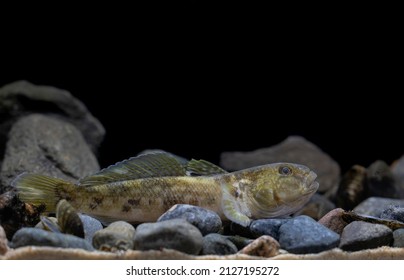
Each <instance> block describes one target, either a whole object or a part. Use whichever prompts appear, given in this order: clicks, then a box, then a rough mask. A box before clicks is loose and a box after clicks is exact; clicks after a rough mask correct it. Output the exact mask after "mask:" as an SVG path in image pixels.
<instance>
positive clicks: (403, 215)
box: [380, 205, 404, 223]
mask: <svg viewBox="0 0 404 280" xmlns="http://www.w3.org/2000/svg"><path fill="white" fill-rule="evenodd" d="M380 218H382V219H388V220H396V221H399V222H402V223H404V207H400V206H396V205H390V206H389V207H387V208H386V209H384V210H383V212H382V213H381V214H380Z"/></svg>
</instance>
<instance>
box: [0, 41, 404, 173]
mask: <svg viewBox="0 0 404 280" xmlns="http://www.w3.org/2000/svg"><path fill="white" fill-rule="evenodd" d="M150 47H151V46H150ZM284 47H287V46H278V50H280V49H282V52H277V50H274V49H271V51H269V50H268V51H266V50H265V49H261V50H259V51H257V52H254V48H249V49H248V50H246V51H245V52H244V53H243V52H241V51H242V49H241V48H238V49H236V50H234V49H231V48H229V49H226V48H224V49H220V48H215V46H205V47H202V48H201V47H198V48H193V47H190V46H186V45H184V46H181V47H180V48H161V47H159V46H154V47H151V48H150V49H149V46H143V47H142V48H141V49H128V48H125V49H122V50H121V49H120V48H119V47H118V48H114V49H112V50H108V49H106V48H104V49H102V51H99V50H98V49H96V48H95V47H91V48H88V49H84V50H82V52H81V55H80V56H77V57H76V56H75V55H73V54H71V53H69V52H68V51H64V52H60V53H56V54H54V52H53V53H52V55H47V56H46V57H45V56H42V53H41V55H36V54H35V53H28V54H25V55H24V56H22V57H20V56H19V57H18V58H19V59H18V60H14V58H15V57H11V59H10V61H9V62H10V63H7V64H5V63H3V64H2V67H1V71H2V72H1V77H0V84H1V85H4V84H6V83H9V82H12V81H15V80H20V79H25V80H28V81H30V82H32V83H35V84H44V85H52V86H55V87H59V88H63V89H66V90H68V91H70V92H71V93H72V94H73V95H74V96H75V97H77V98H79V99H80V100H82V101H83V102H84V103H85V104H86V106H87V107H88V108H89V110H90V111H91V112H92V113H93V115H94V116H95V117H97V118H98V119H99V120H100V121H101V122H102V124H103V125H104V126H105V128H106V131H107V135H106V138H105V140H104V143H103V144H102V146H101V148H100V153H99V158H100V163H101V166H103V167H105V166H107V165H109V164H113V163H114V162H117V161H120V160H123V159H125V158H128V157H131V156H134V155H136V154H137V153H138V152H140V151H142V150H144V149H148V148H160V149H164V150H167V151H170V152H173V153H175V154H179V155H182V156H185V157H188V158H192V157H193V158H204V159H207V160H210V161H213V162H215V163H218V161H219V155H220V153H221V152H222V151H232V150H241V151H243V150H244V151H248V150H253V149H257V148H261V147H268V146H271V145H274V144H276V143H279V142H280V141H282V140H284V139H285V138H286V137H287V136H288V135H302V136H304V137H306V138H307V139H308V140H310V141H312V142H314V143H315V144H316V145H318V146H319V147H320V148H321V149H323V150H324V151H325V152H327V153H328V154H330V155H331V156H332V157H333V158H334V159H336V160H337V161H338V162H339V163H340V164H341V166H342V168H343V170H346V169H347V168H349V167H350V166H351V165H353V164H362V165H365V166H367V165H369V164H370V163H371V162H373V161H374V160H377V159H383V160H385V161H387V162H388V163H391V162H392V161H393V160H395V159H397V158H399V157H400V156H401V155H402V154H403V143H404V142H403V140H404V137H403V136H402V135H403V121H402V120H403V118H402V115H403V112H402V108H403V105H402V104H403V102H402V101H400V97H401V95H402V85H401V82H400V81H401V80H402V78H400V77H399V74H398V73H397V72H396V71H395V70H394V69H395V68H393V67H391V66H392V64H391V63H392V60H393V57H388V54H383V56H371V55H372V53H373V50H367V49H362V48H347V49H345V50H343V48H342V47H341V49H338V48H332V49H328V48H327V47H324V46H322V48H323V49H320V48H318V49H314V50H313V49H311V51H306V50H308V49H303V48H300V49H299V48H297V49H296V48H293V47H288V48H286V49H284ZM309 49H310V48H309ZM3 62H4V60H3ZM393 64H394V63H393Z"/></svg>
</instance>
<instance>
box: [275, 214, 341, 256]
mask: <svg viewBox="0 0 404 280" xmlns="http://www.w3.org/2000/svg"><path fill="white" fill-rule="evenodd" d="M339 240H340V236H339V234H337V233H335V232H334V231H332V230H330V229H328V228H327V227H325V226H323V225H321V224H319V223H317V222H316V221H315V220H313V219H312V218H310V217H307V216H299V217H296V218H293V219H291V220H289V221H287V222H286V223H284V224H283V225H282V226H281V227H280V228H279V243H280V245H281V248H282V249H285V250H287V251H289V252H290V253H295V254H309V253H318V252H322V251H325V250H328V249H332V248H335V247H337V246H338V244H339Z"/></svg>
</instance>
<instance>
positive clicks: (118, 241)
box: [93, 221, 135, 252]
mask: <svg viewBox="0 0 404 280" xmlns="http://www.w3.org/2000/svg"><path fill="white" fill-rule="evenodd" d="M134 236H135V228H134V227H133V226H132V225H131V224H129V223H127V222H124V221H117V222H113V223H112V224H110V225H109V226H107V227H106V228H104V229H102V230H99V231H97V232H96V233H95V234H94V236H93V246H94V248H96V249H98V250H101V251H112V252H113V251H120V250H122V251H126V250H129V249H133V238H134Z"/></svg>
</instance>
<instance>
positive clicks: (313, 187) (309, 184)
mask: <svg viewBox="0 0 404 280" xmlns="http://www.w3.org/2000/svg"><path fill="white" fill-rule="evenodd" d="M316 178H317V174H316V173H314V172H313V171H310V173H309V175H307V177H306V180H304V185H305V189H306V192H305V193H306V194H310V193H314V192H316V191H317V189H318V187H319V183H318V182H317V181H315V180H316Z"/></svg>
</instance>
